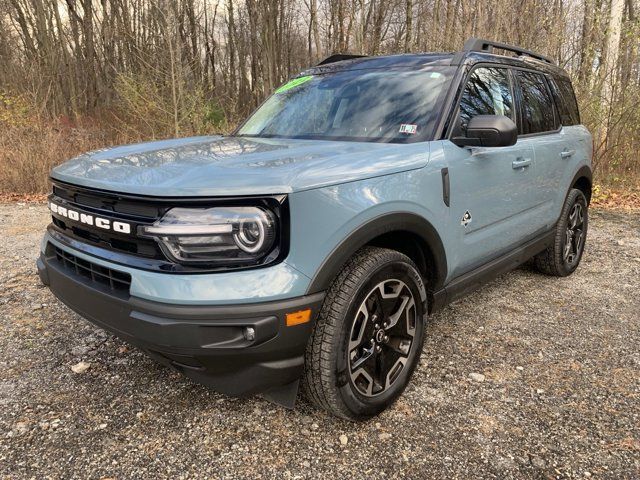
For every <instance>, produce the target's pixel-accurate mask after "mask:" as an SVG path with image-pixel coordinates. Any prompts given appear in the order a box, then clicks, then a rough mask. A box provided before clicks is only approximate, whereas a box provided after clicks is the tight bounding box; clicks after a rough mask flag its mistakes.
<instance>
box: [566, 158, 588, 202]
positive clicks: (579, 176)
mask: <svg viewBox="0 0 640 480" xmlns="http://www.w3.org/2000/svg"><path fill="white" fill-rule="evenodd" d="M592 186H593V173H592V172H591V168H589V167H588V166H586V165H585V166H583V167H581V168H580V169H579V170H578V171H577V172H576V174H575V175H574V176H573V180H571V188H577V189H578V190H580V191H581V192H582V193H584V196H585V197H587V203H591V190H592Z"/></svg>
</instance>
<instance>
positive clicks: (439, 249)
mask: <svg viewBox="0 0 640 480" xmlns="http://www.w3.org/2000/svg"><path fill="white" fill-rule="evenodd" d="M365 245H373V246H377V247H384V248H391V249H393V250H397V251H400V252H401V253H404V254H405V255H407V256H408V257H409V258H411V259H412V260H413V261H414V262H415V263H416V265H417V266H418V268H419V269H420V271H421V273H422V274H423V275H424V276H425V278H426V279H427V290H428V291H431V292H433V291H435V290H439V289H440V288H441V287H442V285H443V284H444V280H445V278H446V276H447V261H446V253H445V250H444V245H443V243H442V240H441V238H440V236H439V235H438V233H437V231H436V229H435V228H434V227H433V225H432V224H431V223H430V222H429V221H427V220H426V219H425V218H423V217H421V216H420V215H417V214H415V213H409V212H396V213H388V214H384V215H381V216H379V217H376V218H374V219H372V220H369V221H368V222H366V223H364V224H363V225H361V226H360V227H358V228H357V229H355V230H354V231H352V232H351V233H350V234H349V235H348V236H347V237H346V238H345V239H344V240H342V242H340V244H338V246H336V247H335V248H334V249H333V250H332V251H331V253H330V254H329V255H328V256H327V258H325V260H324V261H323V263H322V265H321V266H320V268H319V269H318V270H317V271H316V273H315V275H314V276H313V278H312V280H311V283H310V284H309V288H308V290H307V292H319V291H322V290H326V289H327V288H329V286H330V285H331V282H332V281H333V279H334V278H335V277H336V276H337V275H338V273H339V272H340V270H341V269H342V267H343V266H344V264H345V263H346V262H347V260H349V258H351V257H352V256H353V255H354V254H355V253H356V252H357V251H358V250H359V249H360V248H362V247H364V246H365Z"/></svg>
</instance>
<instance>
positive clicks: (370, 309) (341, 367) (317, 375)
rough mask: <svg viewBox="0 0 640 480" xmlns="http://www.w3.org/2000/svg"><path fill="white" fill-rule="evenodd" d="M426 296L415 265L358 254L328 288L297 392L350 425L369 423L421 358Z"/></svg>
mask: <svg viewBox="0 0 640 480" xmlns="http://www.w3.org/2000/svg"><path fill="white" fill-rule="evenodd" d="M425 314H426V291H425V287H424V282H423V280H422V277H421V275H420V273H419V272H418V270H417V268H416V266H415V264H414V263H413V262H412V261H411V260H410V259H409V258H408V257H407V256H405V255H403V254H401V253H399V252H396V251H394V250H388V249H384V248H377V247H365V248H363V249H361V250H360V251H359V252H357V253H356V254H355V255H354V257H353V258H352V259H351V260H350V261H349V262H347V264H346V265H345V267H344V268H343V270H342V271H341V273H340V274H339V275H338V277H337V278H336V279H335V280H334V282H333V284H332V286H331V288H330V289H329V292H328V293H327V297H326V300H325V302H324V304H323V306H322V309H321V311H320V313H319V315H318V320H317V322H316V325H315V327H314V330H313V333H312V335H311V339H310V340H309V344H308V346H307V351H306V356H305V374H304V377H303V382H302V385H303V389H304V392H305V393H306V396H307V398H309V399H310V400H311V401H312V402H313V403H315V404H316V405H317V406H319V407H321V408H324V409H325V410H328V411H329V412H331V413H333V414H335V415H337V416H340V417H343V418H347V419H350V420H361V419H366V418H369V417H371V416H373V415H376V414H378V413H380V412H381V411H383V410H384V409H385V408H387V407H388V406H389V405H390V404H391V403H393V402H394V401H395V400H396V399H397V398H398V396H400V394H401V393H402V391H403V390H404V389H405V387H406V386H407V383H408V382H409V378H410V377H411V374H412V372H413V370H414V369H415V367H416V365H417V363H418V360H419V357H420V353H421V350H422V343H423V336H424V319H425Z"/></svg>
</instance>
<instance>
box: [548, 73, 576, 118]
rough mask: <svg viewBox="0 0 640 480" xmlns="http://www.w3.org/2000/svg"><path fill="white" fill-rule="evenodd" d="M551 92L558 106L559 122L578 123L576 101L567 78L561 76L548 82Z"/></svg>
mask: <svg viewBox="0 0 640 480" xmlns="http://www.w3.org/2000/svg"><path fill="white" fill-rule="evenodd" d="M550 84H551V86H552V89H553V94H554V97H555V100H556V105H557V106H558V113H559V114H560V123H561V124H562V125H565V126H569V125H579V124H580V113H579V111H578V102H576V96H575V93H574V92H573V86H572V85H571V82H570V81H569V80H566V79H563V78H555V79H553V80H552V81H551V82H550Z"/></svg>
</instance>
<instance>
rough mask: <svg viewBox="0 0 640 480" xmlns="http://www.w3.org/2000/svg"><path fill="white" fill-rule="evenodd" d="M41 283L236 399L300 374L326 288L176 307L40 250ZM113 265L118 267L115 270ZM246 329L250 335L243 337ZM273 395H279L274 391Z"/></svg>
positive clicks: (105, 325) (101, 322)
mask: <svg viewBox="0 0 640 480" xmlns="http://www.w3.org/2000/svg"><path fill="white" fill-rule="evenodd" d="M37 267H38V273H39V275H40V278H41V280H42V281H43V283H44V284H45V285H48V286H49V288H50V289H51V291H52V292H53V293H54V294H55V295H56V297H58V299H60V300H61V301H62V302H63V303H64V304H66V305H67V306H68V307H70V308H71V309H72V310H74V311H75V312H77V313H78V314H80V315H82V316H83V317H85V318H86V319H87V320H89V321H90V322H92V323H94V324H96V325H98V326H99V327H102V328H104V329H105V330H108V331H110V332H112V333H114V334H115V335H117V336H118V337H120V338H121V339H123V340H124V341H126V342H128V343H130V344H132V345H134V346H136V347H139V348H140V349H142V350H143V351H144V352H146V353H147V354H148V355H149V356H151V357H152V358H154V359H156V360H158V361H159V362H161V363H163V364H165V365H168V366H171V367H173V368H175V369H177V370H179V371H180V372H181V373H183V374H184V375H186V376H188V377H190V378H191V379H193V380H195V381H196V382H198V383H202V384H204V385H207V386H209V387H211V388H213V389H214V390H216V391H219V392H221V393H225V394H228V395H233V396H241V395H248V394H254V393H260V392H269V391H271V390H274V391H276V392H277V391H278V388H279V387H284V386H286V385H291V384H292V383H293V384H295V383H296V382H297V380H298V378H299V377H300V376H301V374H302V372H303V365H304V352H305V347H306V344H307V340H308V338H309V336H310V334H311V329H312V327H313V324H314V320H315V316H316V314H317V312H318V310H319V308H320V306H321V305H322V301H323V299H324V293H323V292H321V293H317V294H314V295H309V296H303V297H297V298H294V299H289V300H278V301H270V302H263V303H250V304H244V305H217V306H206V305H178V304H171V303H161V302H157V301H151V300H147V299H143V298H139V297H135V296H131V295H130V294H129V293H128V292H126V291H125V292H123V291H114V290H112V289H110V288H109V286H108V285H104V284H103V283H98V282H95V281H92V279H91V278H90V277H89V278H87V275H81V274H79V273H78V271H77V270H78V268H77V267H76V269H75V271H74V269H73V268H70V267H69V265H67V264H65V262H61V261H60V260H59V259H58V258H56V255H55V253H52V252H51V250H50V249H45V251H44V252H43V253H42V254H41V256H40V258H39V259H38V261H37ZM114 268H115V267H114ZM307 308H310V309H311V310H312V315H311V321H310V322H308V323H304V324H300V325H295V326H291V327H287V326H286V324H285V315H286V314H287V313H292V312H296V311H300V310H304V309H307ZM246 327H252V328H253V329H254V331H255V338H254V339H253V340H247V339H246V338H245V337H246V335H245V334H244V332H245V328H246ZM276 395H277V394H276Z"/></svg>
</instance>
